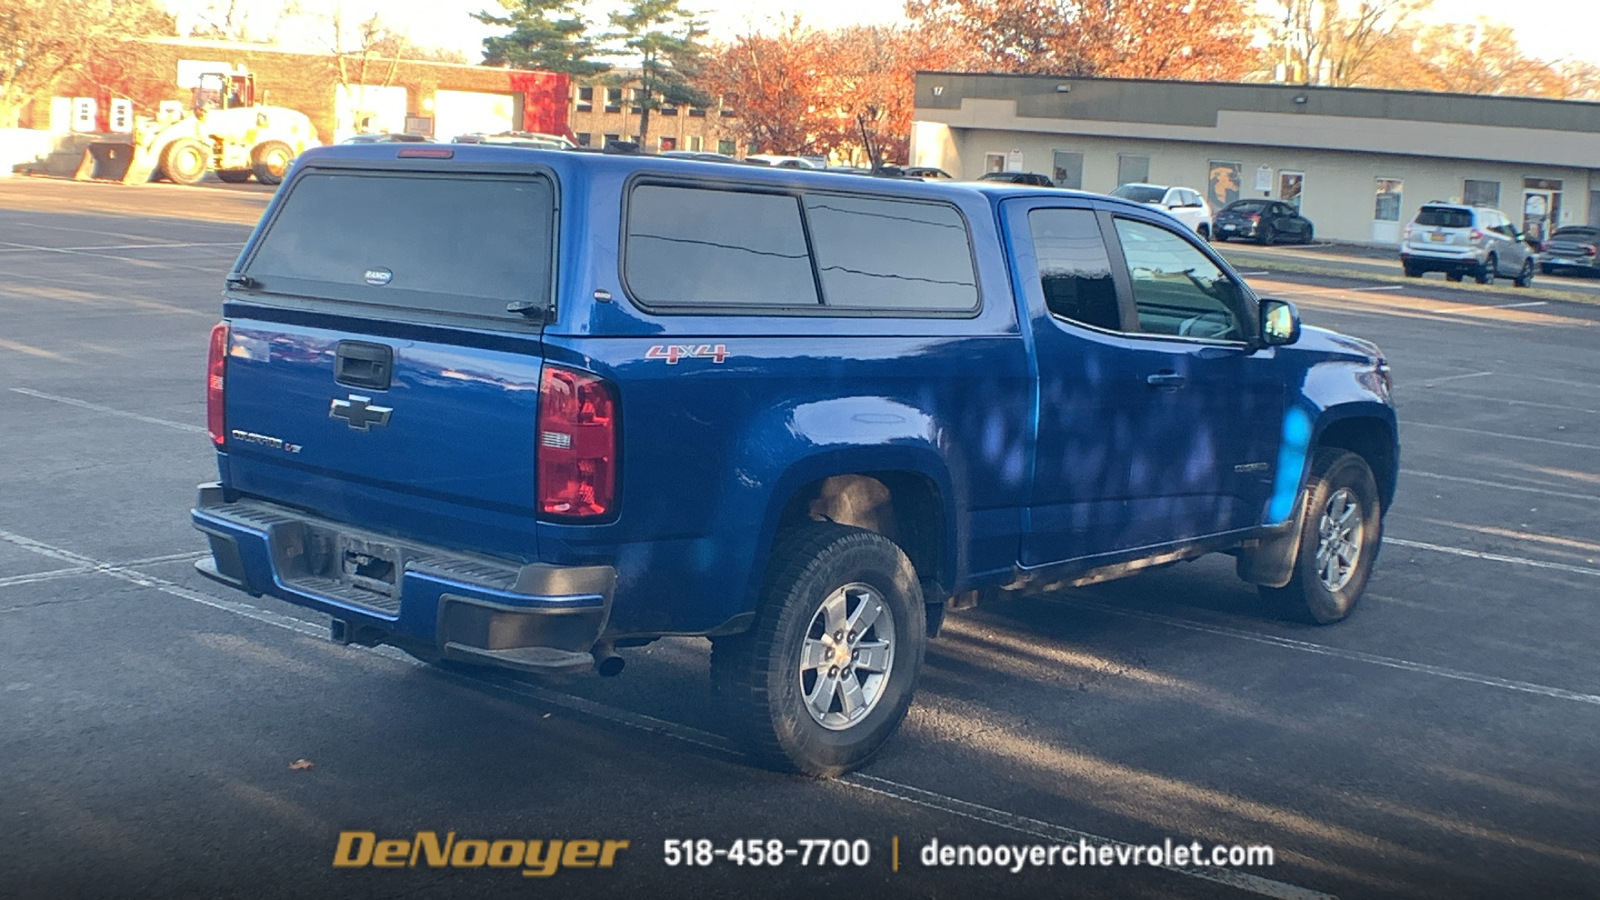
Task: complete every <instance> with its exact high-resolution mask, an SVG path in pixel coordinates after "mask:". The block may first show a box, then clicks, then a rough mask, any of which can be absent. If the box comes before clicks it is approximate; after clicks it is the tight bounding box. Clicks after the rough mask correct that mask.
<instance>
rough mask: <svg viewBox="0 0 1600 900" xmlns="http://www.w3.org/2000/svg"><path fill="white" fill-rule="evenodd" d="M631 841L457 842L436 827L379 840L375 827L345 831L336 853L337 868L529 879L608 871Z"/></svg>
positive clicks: (454, 834) (469, 840) (335, 864)
mask: <svg viewBox="0 0 1600 900" xmlns="http://www.w3.org/2000/svg"><path fill="white" fill-rule="evenodd" d="M626 849H628V842H627V841H588V840H579V841H550V840H533V841H528V840H515V839H512V840H478V839H461V840H457V838H456V833H455V832H454V831H452V832H449V833H448V834H446V835H445V837H444V840H443V841H440V840H439V833H438V832H436V831H419V832H417V833H416V836H415V837H414V838H412V839H411V840H405V839H403V838H402V839H400V840H386V841H380V840H378V836H377V834H376V833H374V832H371V831H341V832H339V845H338V847H336V848H335V849H334V851H333V867H334V868H335V869H362V868H366V867H368V866H372V867H374V868H379V869H414V868H416V867H417V866H419V865H420V866H425V867H427V868H430V869H444V868H451V869H481V868H483V867H485V866H487V867H489V868H491V869H521V870H522V875H523V877H525V878H548V877H549V876H551V875H554V874H555V873H556V872H557V871H558V870H560V869H596V868H598V869H609V868H611V867H612V866H613V865H615V864H616V860H617V854H618V853H621V852H622V851H623V850H626Z"/></svg>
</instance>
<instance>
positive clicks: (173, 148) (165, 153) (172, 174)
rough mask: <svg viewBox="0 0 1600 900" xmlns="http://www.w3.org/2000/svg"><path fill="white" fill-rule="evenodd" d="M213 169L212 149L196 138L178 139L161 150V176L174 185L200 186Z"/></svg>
mask: <svg viewBox="0 0 1600 900" xmlns="http://www.w3.org/2000/svg"><path fill="white" fill-rule="evenodd" d="M210 167H211V149H210V148H209V147H207V146H206V145H205V144H202V143H200V142H199V141H197V140H195V139H194V138H178V139H177V140H175V141H173V142H172V143H170V144H168V145H167V146H165V147H163V148H161V174H163V175H165V176H166V177H167V180H168V181H170V182H172V183H173V184H198V183H199V181H200V179H202V178H204V177H206V169H209V168H210Z"/></svg>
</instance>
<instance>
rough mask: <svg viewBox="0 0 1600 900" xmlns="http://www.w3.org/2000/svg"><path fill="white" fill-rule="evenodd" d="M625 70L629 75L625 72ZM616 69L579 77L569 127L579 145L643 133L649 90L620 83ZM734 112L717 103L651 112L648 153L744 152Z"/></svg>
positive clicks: (632, 83) (628, 138)
mask: <svg viewBox="0 0 1600 900" xmlns="http://www.w3.org/2000/svg"><path fill="white" fill-rule="evenodd" d="M623 74H625V73H623ZM616 80H617V73H610V74H608V75H605V76H599V77H595V78H590V79H585V80H583V81H576V80H575V81H574V82H573V84H572V89H571V97H570V99H571V106H570V109H571V112H570V114H569V117H568V122H569V127H570V128H571V129H572V132H573V135H574V136H575V138H576V139H577V142H578V144H579V145H580V146H585V147H604V146H605V145H606V142H608V141H634V140H638V137H639V119H640V115H641V114H642V113H643V112H644V108H643V107H642V106H640V103H641V102H642V101H643V100H644V89H643V88H642V87H640V86H639V83H638V82H637V81H629V82H624V83H622V84H621V85H618V84H616ZM733 119H734V112H733V110H731V109H729V108H728V107H727V106H725V105H723V104H722V103H720V102H718V103H716V104H714V105H711V106H707V107H699V106H681V107H680V106H667V105H664V104H663V105H662V106H660V107H659V108H657V109H653V110H651V111H650V133H649V134H648V135H646V136H645V138H646V143H647V144H648V146H646V147H644V148H643V149H645V150H646V151H648V152H660V151H663V150H693V151H696V152H700V151H705V152H710V153H723V154H726V155H728V156H741V157H742V156H744V153H745V151H746V150H747V148H744V147H739V146H737V144H736V135H735V129H734V122H733Z"/></svg>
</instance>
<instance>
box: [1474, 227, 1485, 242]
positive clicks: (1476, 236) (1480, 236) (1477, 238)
mask: <svg viewBox="0 0 1600 900" xmlns="http://www.w3.org/2000/svg"><path fill="white" fill-rule="evenodd" d="M1483 237H1484V235H1483V232H1481V231H1479V230H1478V229H1476V228H1474V229H1472V239H1473V240H1475V241H1481V240H1483Z"/></svg>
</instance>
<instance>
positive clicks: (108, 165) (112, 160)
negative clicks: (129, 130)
mask: <svg viewBox="0 0 1600 900" xmlns="http://www.w3.org/2000/svg"><path fill="white" fill-rule="evenodd" d="M141 155H147V154H140V152H139V149H138V147H137V146H135V145H134V144H133V143H132V142H131V141H129V142H122V141H95V142H94V143H92V144H90V145H89V146H87V147H85V148H84V151H83V162H81V163H79V164H78V171H77V173H76V174H74V175H73V176H72V177H73V178H74V179H75V180H77V181H91V180H93V181H121V182H126V183H128V184H138V183H141V182H145V181H149V180H150V174H151V172H152V171H153V170H154V168H155V167H154V165H152V164H151V163H150V162H149V161H147V160H142V159H140V156H141Z"/></svg>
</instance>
